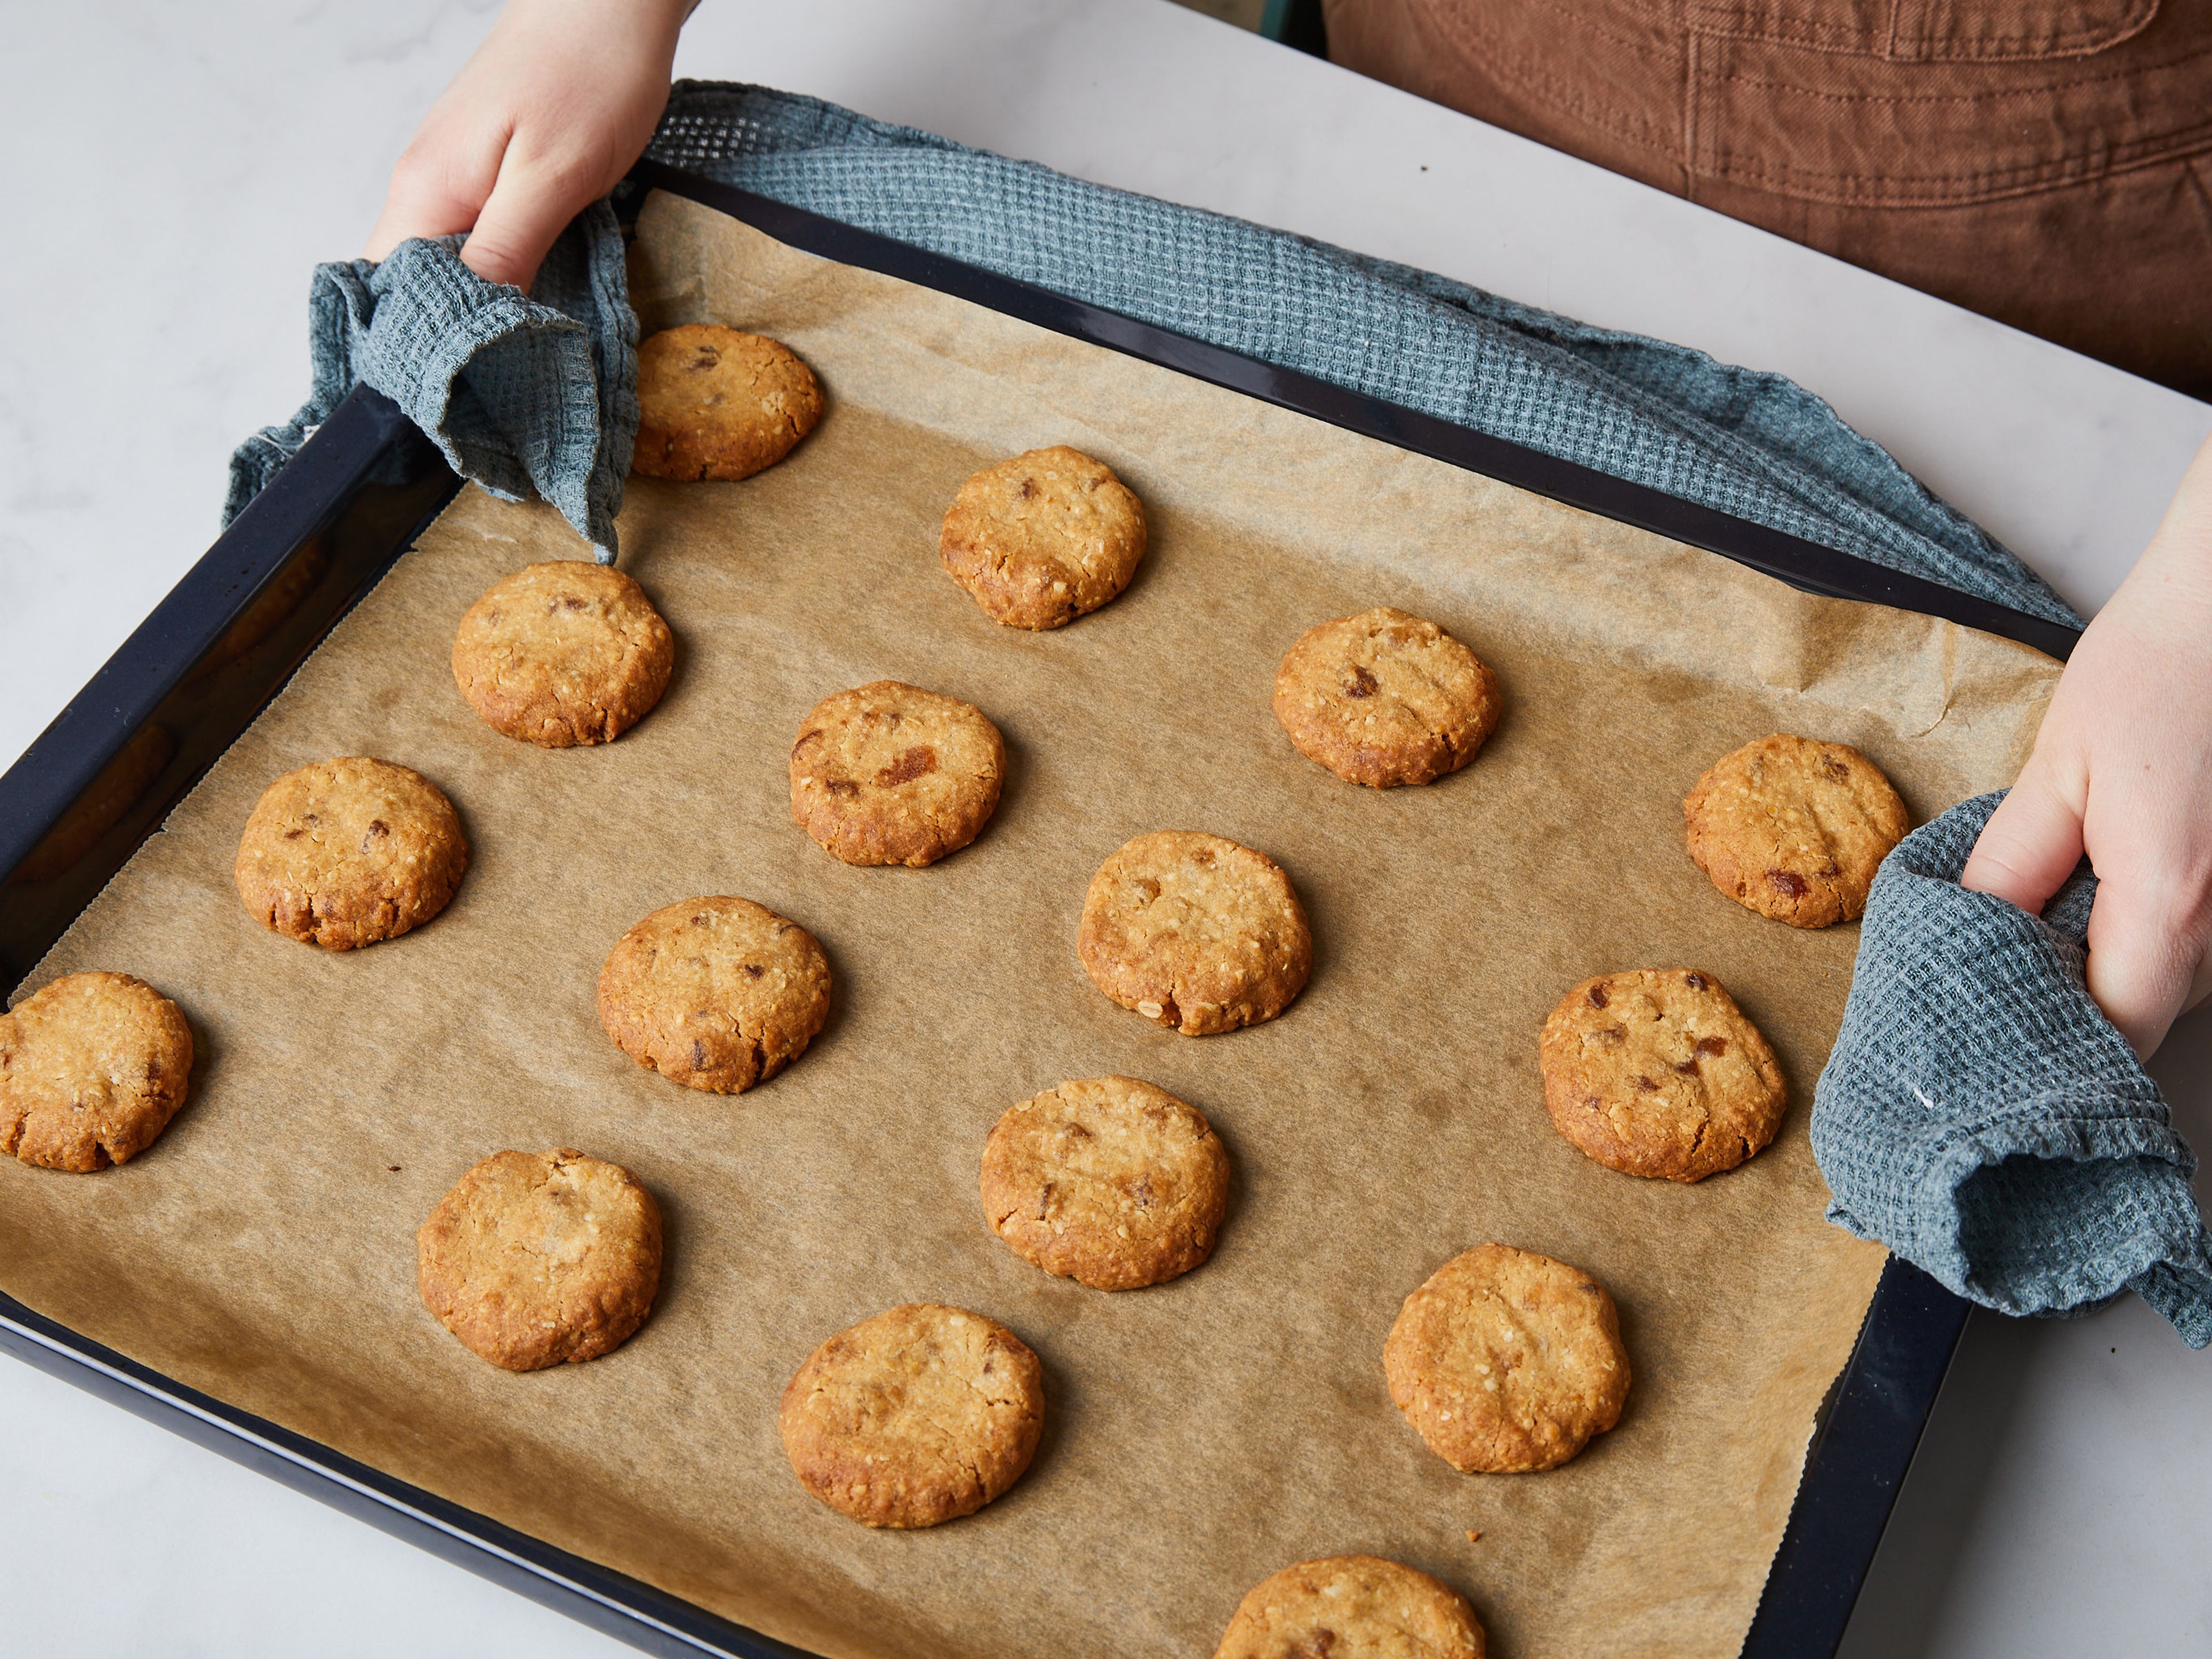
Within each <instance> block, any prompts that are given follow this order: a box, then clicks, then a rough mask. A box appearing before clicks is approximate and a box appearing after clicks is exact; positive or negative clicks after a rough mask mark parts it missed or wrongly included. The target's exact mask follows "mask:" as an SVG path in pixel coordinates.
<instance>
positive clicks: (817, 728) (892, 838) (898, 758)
mask: <svg viewBox="0 0 2212 1659" xmlns="http://www.w3.org/2000/svg"><path fill="white" fill-rule="evenodd" d="M1005 779H1006V743H1005V741H1004V740H1003V739H1002V738H1000V736H999V728H998V727H997V726H994V725H992V724H991V722H990V721H989V720H987V719H986V718H984V714H983V711H982V710H981V709H980V708H976V707H975V705H974V704H973V703H966V702H961V701H960V699H959V698H957V697H947V696H939V694H938V693H937V692H934V691H924V690H921V687H919V686H914V685H905V684H901V683H900V682H899V681H897V680H876V681H874V682H872V683H871V684H867V685H861V686H855V687H854V689H853V690H850V691H840V692H838V693H837V694H836V696H831V697H824V698H823V700H822V701H821V702H817V703H816V704H815V705H814V707H813V708H811V709H809V710H807V713H806V718H805V720H801V721H800V722H799V740H798V741H797V742H796V743H794V744H792V745H791V816H792V817H793V819H794V820H795V821H796V822H797V823H799V826H800V827H801V828H802V829H805V831H806V833H807V834H808V835H810V836H813V837H814V839H815V841H816V842H817V843H819V845H820V846H821V847H822V848H823V851H824V852H827V853H829V854H832V855H833V856H835V857H836V858H840V859H842V860H844V861H845V862H846V863H848V864H904V865H909V866H914V867H915V868H919V867H921V866H923V865H925V864H934V863H936V862H937V860H939V859H941V858H943V857H944V856H945V854H947V853H957V852H958V851H959V850H960V849H961V848H963V847H965V846H966V845H967V844H968V843H969V842H971V841H973V840H975V837H976V836H977V835H979V834H980V833H981V831H982V828H983V826H984V825H985V824H986V823H988V822H989V821H990V817H991V814H992V813H993V812H994V811H996V810H997V809H998V805H999V787H1000V784H1001V783H1003V782H1004V781H1005Z"/></svg>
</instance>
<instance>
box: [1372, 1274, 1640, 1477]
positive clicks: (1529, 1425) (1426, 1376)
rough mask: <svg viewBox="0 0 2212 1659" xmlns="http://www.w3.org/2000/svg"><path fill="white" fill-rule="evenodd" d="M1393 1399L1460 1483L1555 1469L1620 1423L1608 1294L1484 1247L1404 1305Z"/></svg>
mask: <svg viewBox="0 0 2212 1659" xmlns="http://www.w3.org/2000/svg"><path fill="white" fill-rule="evenodd" d="M1383 1375H1384V1376H1385V1377H1386V1378H1387V1379H1388V1380H1389V1385H1390V1398H1391V1401H1392V1402H1393V1403H1395V1405H1396V1406H1397V1407H1398V1409H1399V1410H1400V1411H1401V1412H1403V1413H1405V1416H1406V1420H1407V1422H1408V1423H1411V1424H1412V1425H1413V1427H1414V1428H1415V1429H1416V1430H1417V1431H1419V1434H1420V1437H1421V1438H1422V1439H1423V1440H1424V1441H1425V1442H1426V1443H1428V1448H1429V1449H1430V1450H1431V1451H1432V1452H1434V1453H1435V1454H1436V1455H1437V1456H1439V1457H1441V1458H1443V1460H1444V1462H1447V1463H1449V1464H1450V1465H1451V1466H1452V1467H1453V1468H1455V1469H1458V1470H1459V1471H1461V1472H1462V1474H1475V1473H1477V1472H1480V1473H1484V1474H1521V1473H1524V1472H1527V1471H1529V1470H1534V1469H1550V1468H1558V1467H1559V1465H1560V1464H1562V1463H1564V1462H1566V1461H1567V1460H1568V1459H1569V1458H1571V1457H1572V1456H1574V1455H1576V1454H1577V1452H1579V1451H1581V1450H1582V1449H1583V1447H1584V1446H1586V1445H1588V1444H1589V1443H1590V1441H1591V1439H1592V1438H1593V1437H1595V1436H1597V1435H1600V1434H1602V1433H1603V1432H1604V1431H1606V1430H1607V1429H1609V1428H1611V1427H1613V1425H1614V1424H1616V1423H1618V1422H1619V1421H1620V1413H1621V1408H1622V1407H1624V1406H1625V1405H1626V1403H1627V1401H1628V1381H1629V1378H1628V1354H1627V1352H1626V1349H1624V1348H1623V1347H1622V1346H1621V1343H1620V1314H1619V1313H1618V1312H1617V1311H1616V1310H1614V1308H1613V1298H1612V1297H1610V1296H1608V1295H1607V1294H1606V1290H1605V1286H1603V1285H1601V1284H1599V1283H1598V1282H1597V1280H1595V1279H1592V1278H1591V1277H1590V1276H1589V1274H1588V1273H1584V1272H1583V1271H1582V1269H1581V1268H1579V1267H1569V1266H1568V1265H1567V1264H1566V1263H1565V1262H1564V1261H1553V1259H1552V1258H1551V1257H1549V1256H1547V1255H1537V1254H1535V1252H1534V1251H1533V1250H1516V1249H1513V1248H1512V1247H1511V1246H1510V1245H1505V1244H1480V1245H1477V1246H1476V1247H1475V1248H1474V1249H1471V1250H1468V1251H1467V1252H1465V1253H1464V1254H1462V1255H1455V1256H1454V1257H1453V1258H1452V1259H1451V1260H1450V1261H1447V1262H1445V1263H1444V1265H1443V1267H1439V1268H1437V1270H1436V1272H1435V1273H1432V1274H1431V1275H1430V1277H1429V1279H1428V1282H1427V1283H1425V1284H1424V1285H1422V1286H1421V1288H1420V1289H1419V1290H1418V1291H1414V1292H1413V1294H1412V1295H1411V1296H1409V1297H1407V1298H1406V1302H1405V1305H1404V1306H1403V1307H1402V1308H1401V1309H1400V1310H1399V1311H1398V1318H1397V1322H1395V1324H1393V1325H1392V1326H1391V1327H1390V1336H1389V1340H1388V1341H1387V1342H1385V1343H1384V1345H1383Z"/></svg>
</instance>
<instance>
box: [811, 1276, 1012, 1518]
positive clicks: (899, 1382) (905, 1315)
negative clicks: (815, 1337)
mask: <svg viewBox="0 0 2212 1659" xmlns="http://www.w3.org/2000/svg"><path fill="white" fill-rule="evenodd" d="M776 1426H777V1428H778V1429H779V1430H780V1431H781V1434H782V1437H783V1449H784V1455H786V1456H787V1457H788V1458H789V1459H790V1460H791V1468H792V1471H793V1474H797V1475H798V1476H799V1482H800V1484H801V1485H803V1486H805V1488H806V1490H807V1491H809V1492H812V1493H813V1494H814V1496H815V1497H817V1498H820V1499H821V1500H822V1501H823V1503H825V1504H829V1507H830V1508H832V1509H834V1510H838V1511H839V1512H841V1513H842V1514H845V1515H848V1516H851V1517H852V1518H853V1519H854V1520H855V1521H858V1522H862V1523H863V1524H865V1525H867V1526H871V1527H933V1526H936V1525H937V1524H938V1523H939V1522H943V1521H951V1520H957V1518H958V1517H959V1516H963V1515H973V1514H974V1513H975V1511H976V1510H980V1509H981V1508H982V1507H983V1505H984V1504H987V1503H989V1502H991V1500H992V1499H994V1498H997V1497H999V1496H1000V1495H1001V1494H1002V1493H1004V1492H1006V1489H1007V1488H1008V1487H1009V1486H1012V1485H1013V1484H1014V1482H1015V1481H1017V1480H1020V1479H1021V1477H1022V1472H1023V1471H1024V1470H1025V1469H1026V1468H1029V1466H1030V1458H1031V1457H1032V1456H1033V1455H1035V1454H1036V1444H1037V1437H1038V1435H1039V1434H1040V1433H1041V1432H1042V1429H1043V1426H1044V1368H1043V1367H1042V1365H1041V1364H1038V1362H1037V1357H1036V1354H1034V1353H1032V1352H1030V1349H1029V1347H1028V1346H1027V1345H1026V1344H1024V1342H1023V1341H1022V1340H1021V1339H1020V1338H1019V1337H1018V1336H1016V1335H1015V1334H1013V1333H1012V1331H1010V1330H1008V1329H1007V1328H1006V1327H1005V1326H1004V1325H1001V1324H1000V1323H999V1322H998V1321H997V1320H995V1319H987V1318H985V1317H984V1316H982V1315H981V1314H977V1313H969V1312H968V1311H967V1310H964V1309H961V1308H947V1307H943V1306H940V1305H939V1304H934V1303H913V1304H908V1305H907V1306H904V1307H899V1308H892V1309H890V1310H888V1311H886V1312H884V1313H879V1314H878V1315H876V1316H875V1317H873V1318H872V1319H864V1320H862V1321H861V1322H860V1323H859V1324H857V1325H854V1326H853V1327H851V1328H849V1329H847V1330H842V1331H840V1332H839V1333H838V1334H836V1335H835V1336H833V1337H831V1338H830V1339H829V1340H828V1341H826V1342H824V1343H823V1345H822V1346H820V1347H818V1348H817V1349H816V1350H815V1351H814V1352H812V1353H811V1354H810V1355H809V1356H808V1357H807V1360H806V1363H805V1364H803V1365H801V1366H800V1367H799V1370H798V1372H797V1373H796V1374H795V1375H794V1376H793V1377H792V1379H791V1382H790V1383H789V1385H788V1386H787V1387H786V1388H785V1389H784V1391H783V1401H782V1405H781V1408H780V1409H779V1410H778V1412H777V1413H776Z"/></svg>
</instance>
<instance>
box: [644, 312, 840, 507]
mask: <svg viewBox="0 0 2212 1659" xmlns="http://www.w3.org/2000/svg"><path fill="white" fill-rule="evenodd" d="M821 418H822V387H821V386H820V385H819V384H818V383H817V381H816V380H815V378H814V371H813V370H812V369H811V368H807V366H806V365H805V363H803V362H800V361H799V357H798V356H797V354H796V353H794V352H793V351H792V350H790V349H788V348H787V347H786V346H783V345H781V344H779V343H777V342H775V341H774V340H771V339H769V338H767V337H765V336H763V335H759V334H746V333H744V332H742V331H739V330H738V329H734V328H724V327H723V326H721V325H720V324H718V323H686V324H684V325H683V326H681V327H680V328H666V329H663V330H661V331H660V332H659V333H658V334H653V335H648V336H647V337H646V339H645V341H644V343H642V344H641V345H640V346H639V347H638V349H637V447H636V449H635V451H634V452H633V453H632V456H631V459H630V470H631V471H634V472H639V473H642V474H643V475H644V476H645V477H648V478H687V479H702V478H719V479H723V480H726V481H727V480H733V479H738V478H750V477H752V476H753V474H754V473H756V472H758V471H761V470H762V469H763V468H765V467H771V466H774V465H775V464H776V463H777V462H778V461H780V460H781V459H783V458H784V457H785V456H787V455H788V454H789V453H791V452H792V451H793V449H795V448H797V447H798V446H799V440H801V439H802V438H804V437H805V435H807V434H808V433H810V432H811V431H813V430H814V426H815V422H817V421H819V420H820V419H821Z"/></svg>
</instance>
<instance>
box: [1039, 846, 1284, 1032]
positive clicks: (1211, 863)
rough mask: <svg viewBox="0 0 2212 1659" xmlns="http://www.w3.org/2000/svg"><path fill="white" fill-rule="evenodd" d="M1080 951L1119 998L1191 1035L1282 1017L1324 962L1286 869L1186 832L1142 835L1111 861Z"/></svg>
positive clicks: (1095, 888) (1086, 918) (1096, 879)
mask: <svg viewBox="0 0 2212 1659" xmlns="http://www.w3.org/2000/svg"><path fill="white" fill-rule="evenodd" d="M1076 951H1077V954H1078V955H1079V957H1081V958H1082V961H1083V966H1084V970H1085V972H1086V973H1088V974H1089V975H1091V981H1092V982H1093V983H1094V984H1096V985H1097V987H1098V988H1099V989H1100V990H1102V991H1103V992H1104V993H1105V994H1107V995H1108V996H1109V997H1111V998H1112V999H1113V1000H1115V1001H1116V1002H1118V1003H1120V1004H1121V1006H1123V1007H1124V1008H1133V1009H1135V1010H1136V1011H1137V1012H1139V1013H1140V1014H1142V1015H1143V1016H1144V1017H1145V1018H1146V1019H1150V1020H1156V1021H1158V1023H1159V1024H1163V1025H1165V1026H1168V1027H1170V1029H1172V1030H1178V1031H1181V1032H1182V1034H1183V1035H1184V1036H1210V1035H1212V1034H1213V1033H1215V1032H1219V1031H1233V1030H1236V1029H1237V1027H1238V1026H1240V1025H1256V1024H1259V1023H1260V1022H1261V1021H1262V1020H1269V1019H1273V1018H1274V1017H1275V1016H1276V1015H1278V1014H1279V1013H1281V1012H1283V1010H1284V1009H1285V1008H1287V1007H1288V1006H1290V1004H1291V999H1292V998H1293V997H1295V996H1297V994H1298V993H1299V992H1300V991H1301V990H1303V989H1304V988H1305V982H1306V975H1308V974H1309V973H1310V972H1311V971H1312V969H1313V936H1312V934H1311V933H1310V932H1309V931H1308V930H1307V927H1306V914H1305V911H1304V909H1303V908H1300V906H1299V904H1298V896H1297V894H1296V893H1294V892H1292V891H1291V879H1290V878H1289V877H1288V876H1286V875H1285V874H1284V873H1283V869H1282V866H1280V865H1279V864H1277V863H1276V862H1275V861H1274V860H1273V859H1271V858H1269V857H1268V856H1267V854H1265V853H1255V852H1254V851H1253V850H1252V849H1251V848H1249V847H1240V846H1238V845H1237V843H1236V842H1233V841H1228V840H1225V839H1224V838H1223V837H1222V836H1207V835H1200V834H1198V833H1196V832H1194V831H1191V830H1184V829H1170V830H1163V831H1161V832H1159V833H1158V834H1156V835H1150V836H1138V837H1137V838H1136V839H1135V840H1134V841H1133V842H1129V843H1128V845H1127V846H1126V847H1124V848H1121V851H1120V852H1118V853H1116V854H1114V856H1113V857H1111V858H1109V859H1108V860H1106V862H1105V863H1104V864H1103V865H1101V866H1099V867H1098V873H1097V875H1095V876H1093V877H1092V878H1091V888H1090V890H1089V891H1088V892H1086V893H1085V895H1084V898H1083V923H1082V928H1081V931H1080V933H1079V935H1078V937H1077V940H1076Z"/></svg>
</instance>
